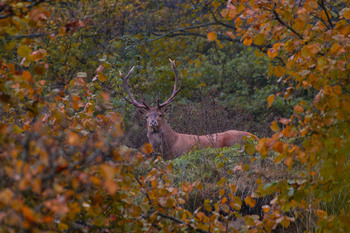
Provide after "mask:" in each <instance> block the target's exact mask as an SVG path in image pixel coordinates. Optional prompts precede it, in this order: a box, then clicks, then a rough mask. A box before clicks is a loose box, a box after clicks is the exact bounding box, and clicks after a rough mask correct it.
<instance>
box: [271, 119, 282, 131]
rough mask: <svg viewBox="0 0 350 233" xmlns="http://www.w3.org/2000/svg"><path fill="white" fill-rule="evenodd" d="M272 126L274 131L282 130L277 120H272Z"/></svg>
mask: <svg viewBox="0 0 350 233" xmlns="http://www.w3.org/2000/svg"><path fill="white" fill-rule="evenodd" d="M270 128H271V129H272V131H273V132H278V131H280V127H279V126H278V124H277V121H274V122H272V124H271V126H270Z"/></svg>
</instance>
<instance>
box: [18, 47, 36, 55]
mask: <svg viewBox="0 0 350 233" xmlns="http://www.w3.org/2000/svg"><path fill="white" fill-rule="evenodd" d="M17 53H18V55H19V56H21V57H28V56H29V55H30V54H31V53H32V49H31V48H29V47H28V46H27V45H20V46H19V47H18V48H17Z"/></svg>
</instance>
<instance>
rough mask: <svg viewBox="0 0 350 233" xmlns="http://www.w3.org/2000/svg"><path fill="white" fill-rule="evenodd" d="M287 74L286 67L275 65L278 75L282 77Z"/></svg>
mask: <svg viewBox="0 0 350 233" xmlns="http://www.w3.org/2000/svg"><path fill="white" fill-rule="evenodd" d="M285 74H286V69H285V68H284V67H282V66H276V67H275V75H276V76H277V77H282V76H284V75H285Z"/></svg>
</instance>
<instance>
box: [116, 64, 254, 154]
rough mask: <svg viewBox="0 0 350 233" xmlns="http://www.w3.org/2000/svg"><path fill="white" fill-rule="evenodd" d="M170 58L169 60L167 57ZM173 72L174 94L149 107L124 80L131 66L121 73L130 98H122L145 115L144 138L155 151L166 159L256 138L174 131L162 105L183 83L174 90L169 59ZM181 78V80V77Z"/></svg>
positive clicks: (240, 134) (241, 134)
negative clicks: (137, 98)
mask: <svg viewBox="0 0 350 233" xmlns="http://www.w3.org/2000/svg"><path fill="white" fill-rule="evenodd" d="M170 61H171V60H170ZM171 63H172V65H173V68H174V71H175V84H174V89H173V93H172V94H171V96H170V97H169V99H168V100H166V101H165V102H164V103H162V104H160V103H159V101H158V103H157V106H156V107H149V106H148V105H147V104H146V103H145V102H143V101H142V102H141V103H140V102H138V101H137V100H136V99H135V98H134V97H133V95H132V94H131V92H130V90H129V85H128V83H127V79H128V77H129V75H130V74H131V72H132V71H133V69H134V67H133V68H132V69H131V70H130V71H129V73H128V74H127V75H126V76H125V77H123V76H122V74H121V73H120V76H121V78H122V79H123V82H124V89H125V90H126V91H127V93H128V96H129V98H130V99H131V100H129V99H127V98H126V97H125V96H124V95H123V97H124V99H125V100H126V101H127V102H129V103H131V104H133V105H134V106H135V107H137V108H139V109H142V110H143V111H144V113H145V115H146V118H147V137H148V140H149V142H150V143H151V145H152V147H153V149H155V150H158V151H159V152H161V153H162V155H163V156H164V158H165V159H174V158H176V157H179V156H181V155H182V154H184V153H186V152H189V151H190V150H191V149H192V148H195V147H197V148H199V149H201V148H205V147H214V148H221V147H226V146H232V145H234V144H237V143H238V144H242V143H243V141H244V138H245V137H251V138H253V139H255V140H257V137H256V136H254V135H253V134H251V133H248V132H245V131H236V130H228V131H225V132H222V133H216V134H208V135H201V136H198V135H191V134H182V133H177V132H175V131H174V130H173V129H172V128H171V127H170V125H169V124H168V123H167V121H166V120H165V117H164V115H165V113H166V111H165V110H163V107H165V106H166V105H168V104H169V103H171V102H172V101H173V100H174V98H175V96H176V94H177V93H178V92H179V91H180V90H181V87H182V82H181V84H180V87H179V88H178V89H177V81H178V77H177V70H176V66H175V62H174V61H171ZM181 81H182V80H181Z"/></svg>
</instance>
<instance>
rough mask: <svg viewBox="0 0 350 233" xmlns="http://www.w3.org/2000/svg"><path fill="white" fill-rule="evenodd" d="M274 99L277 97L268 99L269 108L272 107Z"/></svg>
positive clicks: (273, 96) (272, 96) (271, 96)
mask: <svg viewBox="0 0 350 233" xmlns="http://www.w3.org/2000/svg"><path fill="white" fill-rule="evenodd" d="M274 99H275V95H270V96H269V97H267V103H268V104H269V106H267V108H270V107H271V105H272V103H273V101H274Z"/></svg>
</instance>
